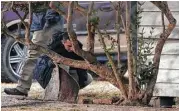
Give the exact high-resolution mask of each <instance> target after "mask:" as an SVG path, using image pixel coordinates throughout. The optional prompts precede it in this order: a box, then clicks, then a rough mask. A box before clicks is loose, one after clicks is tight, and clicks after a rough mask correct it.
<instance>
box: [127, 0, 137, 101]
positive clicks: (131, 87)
mask: <svg viewBox="0 0 179 111" xmlns="http://www.w3.org/2000/svg"><path fill="white" fill-rule="evenodd" d="M130 13H131V11H130V7H129V4H128V2H127V1H126V40H127V58H128V60H127V62H128V74H129V95H128V98H129V99H132V98H133V95H135V91H136V90H135V87H134V84H135V82H134V71H133V60H132V56H133V55H132V49H131V37H130V23H131V21H130Z"/></svg>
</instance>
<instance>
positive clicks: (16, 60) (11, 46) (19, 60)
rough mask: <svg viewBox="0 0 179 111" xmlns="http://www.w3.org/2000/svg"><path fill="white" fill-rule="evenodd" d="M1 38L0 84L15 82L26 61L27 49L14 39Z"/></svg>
mask: <svg viewBox="0 0 179 111" xmlns="http://www.w3.org/2000/svg"><path fill="white" fill-rule="evenodd" d="M1 36H2V37H1V38H2V39H1V82H17V81H18V79H19V77H20V72H21V71H22V67H23V66H24V63H25V62H26V60H27V48H26V46H25V45H23V44H21V43H19V42H17V41H15V39H14V38H11V37H5V36H3V35H1Z"/></svg>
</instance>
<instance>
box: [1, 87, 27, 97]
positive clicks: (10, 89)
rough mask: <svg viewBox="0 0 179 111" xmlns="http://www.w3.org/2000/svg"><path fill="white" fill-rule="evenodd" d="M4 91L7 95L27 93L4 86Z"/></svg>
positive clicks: (23, 94) (24, 94)
mask: <svg viewBox="0 0 179 111" xmlns="http://www.w3.org/2000/svg"><path fill="white" fill-rule="evenodd" d="M4 92H5V93H6V94H8V95H19V96H28V94H26V93H23V92H20V91H19V90H17V89H16V88H5V89H4Z"/></svg>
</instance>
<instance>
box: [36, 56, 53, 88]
mask: <svg viewBox="0 0 179 111" xmlns="http://www.w3.org/2000/svg"><path fill="white" fill-rule="evenodd" d="M54 68H55V64H54V63H53V61H52V59H51V58H50V57H48V56H47V55H42V56H40V57H39V58H38V59H37V62H36V65H35V68H34V70H33V75H34V78H35V79H36V80H37V81H38V83H39V84H40V85H41V86H42V88H44V89H45V88H46V86H47V84H48V83H49V81H50V79H51V77H52V72H53V69H54Z"/></svg>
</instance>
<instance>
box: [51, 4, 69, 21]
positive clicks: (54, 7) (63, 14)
mask: <svg viewBox="0 0 179 111" xmlns="http://www.w3.org/2000/svg"><path fill="white" fill-rule="evenodd" d="M55 2H56V1H51V2H50V4H49V6H50V8H52V9H53V10H55V11H56V12H57V13H58V14H59V15H62V16H63V17H64V18H65V20H67V15H66V13H65V12H63V11H62V10H60V9H59V8H58V7H56V6H55V5H54V3H55Z"/></svg>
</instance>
